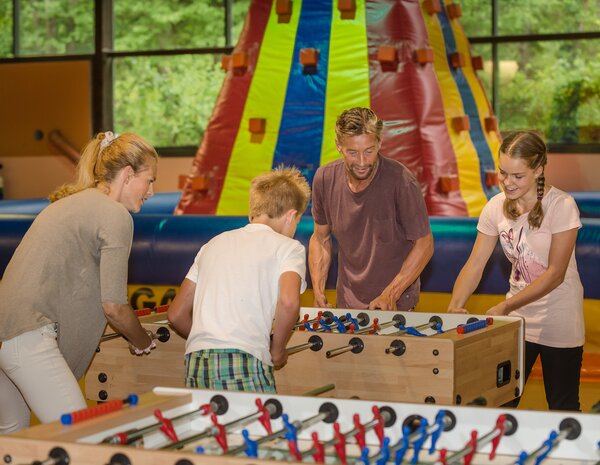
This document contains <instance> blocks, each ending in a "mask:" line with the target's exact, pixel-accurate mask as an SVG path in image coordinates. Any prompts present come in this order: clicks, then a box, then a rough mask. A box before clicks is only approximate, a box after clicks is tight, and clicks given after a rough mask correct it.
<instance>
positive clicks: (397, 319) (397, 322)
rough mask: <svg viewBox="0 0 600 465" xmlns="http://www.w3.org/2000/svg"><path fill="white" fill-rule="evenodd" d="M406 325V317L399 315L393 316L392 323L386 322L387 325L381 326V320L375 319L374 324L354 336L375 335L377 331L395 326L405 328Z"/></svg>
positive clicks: (382, 324)
mask: <svg viewBox="0 0 600 465" xmlns="http://www.w3.org/2000/svg"><path fill="white" fill-rule="evenodd" d="M405 324H406V318H404V315H401V314H400V313H397V314H396V315H394V316H393V318H392V319H391V320H390V321H386V322H385V323H381V324H379V318H373V324H372V325H371V326H369V327H367V328H364V329H360V330H358V331H354V334H374V333H376V332H377V331H379V330H381V329H385V328H389V327H390V326H395V327H396V328H399V327H400V326H404V325H405Z"/></svg>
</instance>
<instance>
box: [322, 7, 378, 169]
mask: <svg viewBox="0 0 600 465" xmlns="http://www.w3.org/2000/svg"><path fill="white" fill-rule="evenodd" d="M332 15H333V17H332V21H331V38H330V44H329V67H328V70H327V91H326V97H325V122H324V127H323V144H322V148H321V165H324V164H326V163H329V162H330V161H333V160H335V159H337V158H339V156H340V155H339V154H338V152H337V149H336V147H335V121H336V119H337V117H338V116H339V114H340V113H341V112H342V111H344V110H346V109H348V108H352V107H367V108H368V107H370V106H371V96H370V92H369V84H370V81H369V53H368V48H367V28H366V18H365V0H357V1H356V16H355V18H354V19H341V18H340V12H339V11H338V9H337V2H335V1H334V2H332Z"/></svg>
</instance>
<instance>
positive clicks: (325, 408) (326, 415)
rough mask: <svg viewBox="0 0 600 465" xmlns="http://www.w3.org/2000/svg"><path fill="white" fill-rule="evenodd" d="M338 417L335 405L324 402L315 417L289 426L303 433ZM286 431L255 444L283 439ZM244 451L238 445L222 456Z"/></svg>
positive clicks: (264, 437) (262, 437)
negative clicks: (320, 423)
mask: <svg viewBox="0 0 600 465" xmlns="http://www.w3.org/2000/svg"><path fill="white" fill-rule="evenodd" d="M338 416H339V411H338V408H337V407H336V406H335V404H333V403H331V402H325V403H324V404H322V405H321V407H319V413H317V414H316V415H313V416H312V417H310V418H307V419H305V420H299V421H293V422H291V424H292V425H293V427H294V428H295V429H296V431H303V430H305V429H307V428H310V427H311V426H313V425H315V424H317V423H319V422H321V421H323V422H325V423H333V422H334V421H336V420H337V418H338ZM287 431H288V428H287V427H284V428H281V429H280V430H278V431H274V432H272V433H271V434H268V435H266V436H261V437H260V438H258V439H257V440H256V443H257V444H264V443H267V442H270V441H273V440H277V439H285V434H286V433H287ZM245 451H246V446H245V445H240V446H238V447H234V448H232V449H229V450H228V451H227V452H226V453H225V454H224V455H238V454H242V453H244V452H245Z"/></svg>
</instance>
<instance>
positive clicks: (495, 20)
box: [461, 0, 600, 152]
mask: <svg viewBox="0 0 600 465" xmlns="http://www.w3.org/2000/svg"><path fill="white" fill-rule="evenodd" d="M462 5H463V16H462V18H461V23H462V25H463V27H464V28H465V32H466V33H467V35H468V36H469V37H470V39H471V43H472V47H473V53H475V54H479V55H481V56H482V57H483V58H484V61H485V69H484V71H483V72H480V77H481V78H482V81H483V82H484V85H485V87H486V92H487V94H488V96H489V97H490V98H491V99H492V101H493V105H494V109H495V111H496V113H497V116H498V120H499V122H500V129H501V130H502V131H508V130H511V129H522V128H533V129H537V130H538V131H540V132H542V133H543V134H544V135H545V136H546V138H547V140H548V141H549V143H550V145H551V148H552V149H553V150H555V151H593V152H598V150H600V33H599V32H598V31H599V30H600V3H599V2H598V1H595V0H593V1H588V0H527V1H522V0H469V1H467V0H465V1H463V2H462Z"/></svg>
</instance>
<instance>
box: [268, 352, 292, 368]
mask: <svg viewBox="0 0 600 465" xmlns="http://www.w3.org/2000/svg"><path fill="white" fill-rule="evenodd" d="M287 358H288V354H287V350H285V348H283V349H280V350H276V349H273V348H271V360H272V361H273V368H275V369H276V370H279V369H281V368H283V367H284V366H285V364H286V363H287Z"/></svg>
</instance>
